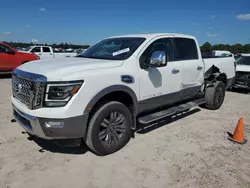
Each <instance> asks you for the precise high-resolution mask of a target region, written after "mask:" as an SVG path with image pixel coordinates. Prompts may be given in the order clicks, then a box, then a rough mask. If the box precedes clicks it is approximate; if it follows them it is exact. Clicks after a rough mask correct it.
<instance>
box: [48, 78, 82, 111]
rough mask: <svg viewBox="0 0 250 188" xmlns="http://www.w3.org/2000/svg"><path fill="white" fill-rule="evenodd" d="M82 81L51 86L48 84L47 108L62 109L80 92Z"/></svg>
mask: <svg viewBox="0 0 250 188" xmlns="http://www.w3.org/2000/svg"><path fill="white" fill-rule="evenodd" d="M82 83H83V82H82V81H78V82H68V83H58V84H52V83H51V84H50V83H48V85H47V88H46V95H45V106H46V107H62V106H65V105H66V104H67V103H68V102H69V100H70V99H71V98H72V97H73V96H74V95H75V94H76V93H77V92H78V91H79V89H80V88H81V86H82Z"/></svg>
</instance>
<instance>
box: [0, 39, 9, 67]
mask: <svg viewBox="0 0 250 188" xmlns="http://www.w3.org/2000/svg"><path fill="white" fill-rule="evenodd" d="M9 61H10V59H9V54H7V53H6V47H5V46H3V45H1V44H0V68H1V70H2V71H7V70H8V66H9Z"/></svg>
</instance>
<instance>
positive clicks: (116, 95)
mask: <svg viewBox="0 0 250 188" xmlns="http://www.w3.org/2000/svg"><path fill="white" fill-rule="evenodd" d="M109 100H114V101H118V102H121V103H123V104H124V105H126V106H127V107H128V108H129V110H130V112H131V114H132V116H133V121H134V123H133V125H132V128H133V129H135V127H136V114H137V112H138V99H137V96H136V94H135V92H134V91H133V90H132V89H131V88H129V87H127V86H124V85H113V86H109V87H107V88H105V89H103V90H101V91H100V92H98V93H97V94H96V95H95V96H94V97H93V98H92V99H91V100H90V101H89V103H88V105H87V106H86V108H85V109H84V114H89V119H90V118H91V117H92V115H93V114H94V113H95V111H96V109H98V107H99V106H100V105H102V104H103V103H104V102H107V101H109Z"/></svg>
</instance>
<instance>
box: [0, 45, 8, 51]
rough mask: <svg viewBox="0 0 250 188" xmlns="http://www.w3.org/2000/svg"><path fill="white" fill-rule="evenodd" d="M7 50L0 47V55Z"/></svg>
mask: <svg viewBox="0 0 250 188" xmlns="http://www.w3.org/2000/svg"><path fill="white" fill-rule="evenodd" d="M6 50H7V48H6V47H5V46H3V45H0V53H5V52H6Z"/></svg>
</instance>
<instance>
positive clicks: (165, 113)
mask: <svg viewBox="0 0 250 188" xmlns="http://www.w3.org/2000/svg"><path fill="white" fill-rule="evenodd" d="M205 102H206V101H205V98H201V99H196V100H194V101H191V102H187V103H184V104H181V105H178V106H174V107H171V108H168V109H165V110H162V111H159V112H155V113H153V114H149V115H146V116H143V117H140V118H138V121H139V123H141V124H150V123H153V122H156V121H159V120H161V119H163V118H166V117H169V116H172V115H175V114H178V113H181V112H184V111H186V110H189V109H190V108H193V107H196V106H198V105H201V104H204V103H205Z"/></svg>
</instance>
